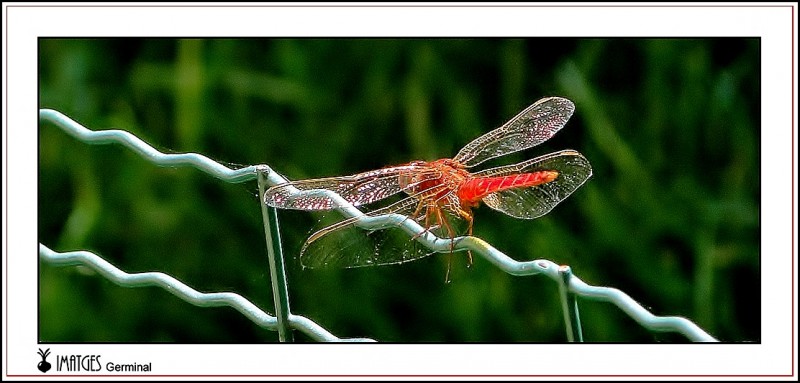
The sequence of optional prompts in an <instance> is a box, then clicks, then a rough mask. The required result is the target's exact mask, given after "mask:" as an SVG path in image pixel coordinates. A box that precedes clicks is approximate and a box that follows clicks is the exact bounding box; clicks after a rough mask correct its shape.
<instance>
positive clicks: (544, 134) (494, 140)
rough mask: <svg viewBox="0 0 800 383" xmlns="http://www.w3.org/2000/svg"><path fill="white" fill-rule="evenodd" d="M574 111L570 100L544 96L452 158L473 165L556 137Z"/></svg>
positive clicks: (465, 164)
mask: <svg viewBox="0 0 800 383" xmlns="http://www.w3.org/2000/svg"><path fill="white" fill-rule="evenodd" d="M573 111H575V105H574V104H573V103H572V101H570V100H567V99H565V98H560V97H549V98H543V99H541V100H539V101H536V102H535V103H534V104H533V105H531V106H529V107H528V108H527V109H525V110H523V111H522V112H520V113H519V114H518V115H516V116H515V117H514V118H512V119H511V120H509V121H508V122H506V123H505V124H503V126H501V127H499V128H497V129H495V130H492V131H491V132H489V133H486V134H484V135H482V136H480V137H478V138H476V139H475V140H473V141H472V142H470V143H469V144H467V146H465V147H464V148H463V149H461V151H459V152H458V154H456V156H455V157H454V158H453V159H454V160H456V161H458V162H460V163H462V164H464V166H466V167H471V166H475V165H478V164H480V163H481V162H484V161H486V160H488V159H491V158H495V157H498V156H502V155H505V154H509V153H513V152H516V151H520V150H524V149H528V148H531V147H534V146H536V145H539V144H541V143H542V142H545V141H547V140H549V139H550V137H553V135H554V134H556V132H558V131H559V129H561V128H562V127H563V126H564V124H566V123H567V120H569V118H570V117H571V116H572V112H573Z"/></svg>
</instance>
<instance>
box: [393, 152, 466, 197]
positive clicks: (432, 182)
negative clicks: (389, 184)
mask: <svg viewBox="0 0 800 383" xmlns="http://www.w3.org/2000/svg"><path fill="white" fill-rule="evenodd" d="M410 165H413V166H415V167H418V170H415V171H409V172H408V173H404V174H401V175H400V177H399V179H398V181H399V183H400V186H401V187H402V188H403V191H405V192H406V193H407V194H409V195H414V196H416V197H417V198H419V199H434V200H439V199H441V198H442V197H444V196H446V195H447V194H449V193H452V192H453V191H455V190H458V188H459V187H460V186H461V185H462V184H464V182H466V181H467V179H468V178H469V172H467V171H466V170H464V166H463V165H461V164H460V163H459V162H457V161H455V160H453V159H450V158H444V159H440V160H436V161H431V162H426V161H414V162H411V163H410Z"/></svg>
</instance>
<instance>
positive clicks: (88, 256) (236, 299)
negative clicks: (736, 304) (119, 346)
mask: <svg viewBox="0 0 800 383" xmlns="http://www.w3.org/2000/svg"><path fill="white" fill-rule="evenodd" d="M39 119H40V121H49V122H51V123H53V124H55V125H56V126H57V127H59V128H61V129H62V130H63V131H65V132H66V133H68V134H69V135H71V136H73V137H75V138H76V139H78V140H80V141H82V142H85V143H89V144H121V145H123V146H125V147H127V148H129V149H131V150H132V151H134V152H136V153H138V154H139V155H141V156H142V157H144V158H145V159H147V160H149V161H150V162H152V163H154V164H156V165H158V166H173V167H174V166H188V167H194V168H197V169H199V170H201V171H204V172H206V173H208V174H210V175H212V176H214V177H216V178H218V179H220V180H222V181H225V182H230V183H242V182H249V181H257V182H258V185H259V192H260V193H259V194H260V198H259V200H260V201H262V203H261V209H262V213H263V217H264V229H265V236H266V240H267V245H268V246H267V248H268V253H269V254H268V255H269V262H270V274H271V280H272V291H273V298H274V300H275V308H276V315H275V316H271V315H269V314H267V313H266V312H264V311H263V310H261V309H259V308H258V307H256V306H255V305H254V304H253V303H252V302H250V301H248V300H247V299H245V298H243V297H242V296H240V295H238V294H235V293H228V292H223V293H202V292H199V291H197V290H195V289H192V288H191V287H189V286H187V285H185V284H184V283H182V282H180V281H178V280H177V279H175V278H173V277H171V276H169V275H167V274H164V273H158V272H150V273H137V274H129V273H126V272H124V271H122V270H120V269H119V268H117V267H115V266H114V265H112V264H111V263H109V262H107V261H105V260H104V259H102V258H101V257H100V256H99V255H97V254H93V253H91V252H88V251H70V252H57V251H53V250H51V249H49V248H48V247H47V246H45V245H44V244H39V257H40V258H41V259H42V260H44V261H46V262H49V263H51V264H53V265H59V266H69V265H85V266H87V267H90V268H92V269H94V270H95V271H97V272H98V273H99V274H101V275H102V276H104V277H106V278H107V279H109V280H111V281H112V282H114V283H116V284H118V285H120V286H125V287H144V286H159V287H162V288H164V289H165V290H167V291H169V292H170V293H172V294H174V295H176V296H178V297H180V298H181V299H183V300H185V301H186V302H189V303H191V304H193V305H196V306H200V307H218V306H230V307H232V308H234V309H236V310H238V311H239V312H241V313H242V314H243V315H245V316H246V317H247V318H249V319H250V320H252V321H253V322H254V323H256V324H258V325H259V326H261V327H263V328H266V329H268V330H273V331H278V334H279V340H280V341H285V342H288V341H291V340H292V335H291V330H298V331H301V332H303V333H305V334H306V335H308V336H309V337H310V338H312V339H314V340H318V341H373V340H372V339H368V338H339V337H337V336H335V335H333V334H331V333H330V332H329V331H327V330H326V329H324V328H323V327H321V326H320V325H318V324H317V323H315V322H314V321H313V320H311V319H308V318H305V317H303V316H299V315H294V314H292V313H291V310H290V306H289V296H288V284H287V281H286V278H285V270H284V268H283V255H282V252H281V243H280V230H279V227H278V221H277V214H276V212H275V210H274V209H273V208H270V207H268V206H266V204H264V203H263V194H264V191H265V190H266V189H267V188H268V187H269V186H274V185H277V184H281V183H284V182H287V180H286V178H284V177H283V176H281V175H280V174H278V173H276V172H274V171H273V170H272V169H271V168H270V167H269V166H267V165H253V166H248V167H245V168H242V169H236V170H233V169H230V168H227V167H225V166H223V165H221V164H219V163H218V162H215V161H213V160H211V159H209V158H207V157H205V156H203V155H200V154H196V153H183V154H165V153H161V152H159V151H158V150H156V149H154V148H153V147H152V146H150V145H148V144H147V143H146V142H144V141H142V140H141V139H139V138H138V137H136V136H134V135H133V134H131V133H129V132H127V131H123V130H101V131H92V130H89V129H87V128H86V127H84V126H82V125H80V124H78V123H77V122H75V121H73V120H72V119H70V118H69V117H67V116H65V115H63V114H62V113H60V112H57V111H55V110H51V109H41V110H40V111H39ZM296 192H297V193H309V194H315V195H318V193H324V194H326V195H327V196H328V197H329V198H331V199H334V200H336V201H337V202H338V203H339V204H340V205H341V206H346V207H345V208H341V209H339V211H340V212H341V213H342V214H343V215H345V216H346V217H356V219H357V221H356V225H357V226H358V227H361V228H363V229H365V230H377V229H381V228H386V227H389V226H397V225H399V226H400V227H402V229H403V230H404V231H406V232H407V233H408V234H409V238H412V237H413V238H416V240H417V241H418V242H420V243H421V244H423V245H424V246H427V247H428V248H430V249H431V250H434V251H437V252H450V251H458V250H470V251H472V253H473V254H480V255H481V256H483V257H484V258H486V259H487V260H488V261H490V262H491V263H492V264H494V265H495V266H497V267H498V268H500V269H501V270H503V271H505V272H506V273H508V274H511V275H515V276H529V275H539V274H541V275H544V276H546V277H549V278H550V279H552V280H553V281H554V282H555V283H556V284H558V286H559V289H560V299H561V302H562V309H563V313H564V321H565V328H566V332H567V339H568V340H569V341H577V342H580V341H582V340H583V334H582V331H581V321H580V316H579V311H578V299H577V298H578V297H580V298H583V299H588V300H594V301H602V302H608V303H611V304H614V305H615V306H617V307H618V308H619V309H621V310H622V311H623V312H625V313H626V314H627V315H629V316H630V317H631V318H633V319H634V320H635V321H636V322H638V323H639V324H640V325H641V326H643V327H644V328H646V329H648V330H650V331H658V332H677V333H680V334H682V335H684V336H685V337H686V338H688V339H689V340H692V341H696V342H716V341H717V340H716V339H715V338H714V337H712V336H711V335H709V334H708V333H706V332H705V331H704V330H703V329H701V328H700V327H698V326H697V325H696V324H694V323H693V322H691V321H690V320H688V319H686V318H682V317H675V316H656V315H653V314H652V313H650V312H649V311H647V310H646V309H645V308H644V307H642V306H641V305H640V304H638V303H637V302H636V301H635V300H633V299H632V298H631V297H630V296H628V295H627V294H625V293H624V292H622V291H620V290H618V289H615V288H610V287H600V286H591V285H588V284H586V283H585V282H583V281H582V280H580V278H578V277H576V276H574V275H573V274H572V271H571V269H570V267H569V266H560V265H557V264H556V263H554V262H552V261H549V260H546V259H538V260H533V261H526V262H518V261H515V260H513V259H512V258H510V257H509V256H507V255H506V254H504V253H502V252H500V251H499V250H497V249H496V248H494V247H493V246H491V245H490V244H489V243H487V242H485V241H483V240H481V239H480V238H477V237H463V238H458V239H456V242H455V246H454V247H453V245H452V243H451V240H450V239H443V238H438V237H436V236H435V235H433V234H432V233H431V232H430V231H427V230H425V228H423V227H422V226H420V225H419V224H418V223H417V222H415V221H414V220H409V219H406V218H407V217H405V216H402V215H398V214H388V215H381V216H375V217H369V216H366V215H364V213H362V212H361V211H360V210H358V209H357V208H355V207H353V206H352V205H350V204H348V203H347V202H346V201H344V199H342V198H341V197H340V196H338V195H336V194H335V193H333V192H329V191H319V190H314V191H305V192H300V191H296Z"/></svg>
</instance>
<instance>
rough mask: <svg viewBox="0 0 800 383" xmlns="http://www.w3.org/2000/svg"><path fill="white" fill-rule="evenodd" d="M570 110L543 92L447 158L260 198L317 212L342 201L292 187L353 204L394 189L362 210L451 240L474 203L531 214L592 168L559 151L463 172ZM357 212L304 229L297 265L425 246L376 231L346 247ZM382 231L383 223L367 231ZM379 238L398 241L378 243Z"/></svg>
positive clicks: (293, 186)
mask: <svg viewBox="0 0 800 383" xmlns="http://www.w3.org/2000/svg"><path fill="white" fill-rule="evenodd" d="M574 110H575V105H574V104H573V103H572V102H571V101H569V100H567V99H564V98H560V97H550V98H544V99H541V100H539V101H537V102H536V103H534V104H533V105H531V106H529V107H528V108H526V109H525V110H523V111H522V112H520V113H519V114H518V115H517V116H515V117H514V118H512V119H511V120H510V121H508V122H506V123H505V124H503V126H501V127H499V128H497V129H495V130H492V131H491V132H488V133H486V134H484V135H482V136H480V137H478V138H477V139H475V140H474V141H472V142H470V143H469V144H467V146H465V147H464V148H463V149H461V151H459V152H458V154H456V156H455V157H453V158H445V159H439V160H436V161H431V162H426V161H413V162H411V163H408V164H404V165H398V166H392V167H387V168H383V169H378V170H373V171H368V172H364V173H359V174H355V175H350V176H343V177H330V178H319V179H312V180H301V181H295V182H289V183H285V184H280V185H276V186H273V187H272V188H270V189H269V190H267V192H266V193H265V194H264V203H266V204H267V205H269V206H273V207H277V208H284V209H297V210H309V211H324V210H333V209H337V208H341V207H345V205H342V204H341V203H340V202H337V201H336V200H334V199H332V198H331V197H330V196H327V195H325V194H322V193H298V191H300V192H302V191H310V190H328V191H332V192H335V193H337V194H338V195H340V196H341V197H342V198H343V199H344V201H346V202H347V203H349V204H352V205H353V206H362V205H367V204H372V203H375V202H378V201H382V200H385V199H387V198H388V197H391V196H394V195H397V194H400V195H401V196H404V197H403V198H401V199H400V200H399V201H397V202H393V203H390V204H388V206H385V207H382V208H377V209H371V210H368V211H367V212H366V213H365V214H366V215H367V216H370V217H375V216H379V215H383V214H392V213H397V214H401V215H404V216H406V217H408V218H407V219H412V220H415V221H416V222H418V223H419V224H420V225H421V226H422V227H424V228H425V231H424V232H422V233H420V234H417V235H416V236H414V237H413V238H411V239H414V238H416V237H418V236H420V235H422V234H424V233H425V232H431V233H433V234H435V235H437V236H439V237H440V238H448V239H451V241H454V239H455V238H456V237H457V236H458V235H460V234H464V233H466V234H467V235H471V234H472V223H473V215H472V208H474V207H477V206H478V205H479V204H480V202H483V203H485V204H486V205H488V206H489V207H491V208H493V209H495V210H498V211H501V212H503V213H505V214H508V215H510V216H512V217H516V218H523V219H533V218H537V217H540V216H542V215H544V214H547V213H548V212H549V211H550V210H552V209H553V207H555V206H556V205H557V204H558V203H559V202H561V201H562V200H564V199H565V198H567V196H569V195H570V194H572V192H574V191H575V190H576V189H577V188H578V187H580V186H581V185H582V184H583V183H584V182H585V181H586V180H587V179H588V178H589V177H590V176H591V175H592V168H591V165H589V161H588V160H587V159H586V158H585V157H584V156H582V155H581V154H580V153H578V152H576V151H574V150H563V151H559V152H555V153H550V154H546V155H544V156H541V157H537V158H534V159H530V160H527V161H524V162H520V163H518V164H515V165H507V166H500V167H495V168H492V169H487V170H482V171H479V172H476V173H470V172H469V171H468V170H467V169H469V168H472V167H473V166H476V165H478V164H480V163H482V162H484V161H486V160H489V159H492V158H495V157H498V156H502V155H505V154H509V153H513V152H517V151H520V150H524V149H528V148H531V147H533V146H536V145H539V144H541V143H542V142H544V141H547V140H548V139H550V137H552V136H553V135H554V134H555V133H556V132H557V131H558V130H560V129H561V128H562V127H563V126H564V124H565V123H566V122H567V120H569V118H570V117H571V116H572V113H573V111H574ZM358 219H359V218H357V217H356V218H348V219H345V220H343V221H339V222H337V223H335V224H332V225H330V226H327V227H325V228H323V229H321V230H319V231H317V232H315V233H314V234H312V235H311V236H310V237H309V238H308V240H306V242H305V244H304V245H303V248H302V250H301V252H300V254H301V261H302V263H303V265H304V266H306V267H317V266H338V267H359V266H373V265H385V264H395V263H403V262H407V261H411V260H414V259H418V258H422V257H424V256H426V255H429V254H432V253H433V251H431V250H429V249H427V248H424V247H423V246H419V245H418V244H416V241H414V240H410V239H409V236H408V235H407V234H404V235H401V236H400V237H401V238H402V239H397V238H395V239H394V240H385V238H381V239H379V240H376V241H372V242H364V244H362V245H361V246H349V245H350V244H352V242H354V241H355V242H358V241H364V240H365V236H364V235H363V234H362V235H360V236H359V235H358V234H355V233H347V231H348V230H347V229H348V228H352V227H353V226H354V224H355V223H356V221H358ZM464 224H466V230H464V227H463V226H464ZM399 225H400V224H398V226H399ZM459 225H460V226H459ZM387 231H391V229H382V230H378V231H374V232H371V233H369V234H374V233H377V232H387ZM394 231H395V232H397V230H394ZM387 243H388V244H393V245H394V246H396V247H398V248H396V249H391V250H390V249H386V244H387ZM451 246H453V242H451ZM384 249H386V250H387V251H383V250H384ZM470 259H471V256H470ZM448 270H449V268H448Z"/></svg>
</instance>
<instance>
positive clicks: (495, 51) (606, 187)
mask: <svg viewBox="0 0 800 383" xmlns="http://www.w3.org/2000/svg"><path fill="white" fill-rule="evenodd" d="M759 44H760V42H759V40H758V39H740V38H725V39H571V38H570V39H568V38H535V39H207V40H200V39H188V40H176V39H88V40H75V39H42V40H40V43H39V76H40V83H39V92H40V107H42V108H52V109H56V110H58V111H60V112H62V113H64V114H66V115H68V116H70V117H71V118H73V119H75V120H76V121H78V122H80V123H82V124H84V125H85V126H87V127H89V128H90V129H94V130H100V129H110V128H119V129H125V130H128V131H130V132H132V133H133V134H135V135H137V136H138V137H140V138H142V139H143V140H144V141H146V142H148V143H150V144H151V145H153V146H154V147H156V148H158V149H159V150H162V151H165V152H173V153H183V152H196V153H201V154H204V155H206V156H208V157H210V158H212V159H214V160H217V161H220V162H222V163H224V164H226V165H227V166H229V167H235V168H239V167H243V166H248V165H253V164H262V163H264V164H268V165H269V166H271V167H272V168H273V169H275V170H276V171H278V172H280V173H282V174H283V175H285V176H286V177H288V178H290V179H303V178H314V177H323V176H336V175H346V174H351V173H356V172H360V171H365V170H371V169H375V168H380V167H384V166H387V165H394V164H400V163H405V162H408V161H410V160H414V159H424V160H433V159H437V158H442V157H452V156H453V155H455V153H456V152H457V151H458V150H459V149H460V148H461V147H462V146H463V145H465V144H467V143H468V142H469V141H471V140H472V139H474V138H476V137H478V136H479V135H480V134H482V133H485V132H487V131H489V130H491V129H493V128H495V127H497V126H499V125H500V124H502V123H503V122H505V121H506V120H508V119H509V118H511V117H513V116H514V115H515V114H516V113H518V112H519V111H520V110H522V109H523V108H525V107H526V106H528V105H530V104H531V103H533V102H535V101H536V100H538V99H540V98H542V97H546V96H555V95H557V96H562V97H566V98H568V99H571V100H572V101H574V102H575V104H576V111H575V114H574V115H573V117H572V119H571V120H570V121H569V122H568V123H567V125H566V127H565V128H564V129H563V130H562V131H561V132H560V133H558V134H557V135H556V136H555V137H554V138H553V139H551V140H550V141H548V142H546V143H544V144H543V145H540V146H539V147H536V148H534V149H531V150H528V151H525V152H522V153H518V154H513V155H509V156H505V157H503V158H501V159H500V160H499V161H493V162H492V163H490V164H487V165H488V166H491V165H497V164H511V163H515V162H518V161H520V160H523V159H526V158H531V157H534V156H537V155H541V154H545V153H548V152H551V151H555V150H561V149H567V148H572V149H576V150H579V151H580V152H582V153H583V154H584V155H585V156H586V157H587V158H588V159H589V160H590V161H591V163H592V166H593V168H594V176H593V177H592V178H591V179H590V180H589V181H588V182H587V183H586V184H585V185H584V186H583V187H581V188H580V189H579V190H578V191H577V192H576V193H575V194H573V195H572V196H571V197H569V198H568V199H567V200H566V201H564V202H563V203H562V204H560V205H559V206H558V207H556V208H555V209H554V210H553V211H552V212H551V213H550V214H548V215H546V216H545V217H542V218H539V219H536V220H532V221H529V220H518V219H514V218H511V217H508V216H505V215H503V214H501V213H499V212H496V211H493V210H491V209H489V208H486V207H482V208H480V209H478V210H476V211H475V213H476V217H475V235H477V236H479V237H481V238H483V239H485V240H487V241H488V242H490V243H492V244H493V245H494V246H495V247H497V248H498V249H500V250H501V251H503V252H505V253H507V254H508V255H509V256H511V257H513V258H515V259H517V260H520V261H523V260H532V259H538V258H546V259H550V260H552V261H554V262H556V263H559V264H568V265H570V266H571V267H572V268H573V271H574V273H575V274H576V275H577V276H578V277H580V278H581V279H583V280H584V281H585V282H587V283H589V284H593V285H600V286H610V287H616V288H619V289H621V290H623V291H624V292H626V293H628V294H629V295H630V296H631V297H633V298H634V299H636V300H637V301H639V302H640V303H641V304H642V305H643V306H644V307H645V308H647V309H648V310H650V311H651V312H652V313H654V314H656V315H679V316H684V317H687V318H689V319H690V320H692V321H694V322H695V323H697V324H698V325H700V326H701V327H702V328H703V329H705V330H707V331H708V332H709V333H711V334H712V335H714V336H716V337H717V338H719V339H720V340H722V341H729V342H742V341H745V342H759V341H760V337H761V332H760V326H761V320H760V309H761V290H760V284H761V278H760V265H759V256H760V254H759V202H760V190H759V184H760V182H759V140H760V138H759V135H760V126H759V120H760V109H759V104H760V102H761V95H760V83H759V76H760V64H759V60H760V57H759V49H760V47H759ZM39 139H40V143H39V189H38V190H39V196H38V198H39V199H38V201H39V213H38V219H39V240H40V242H41V243H43V244H45V245H46V246H48V247H50V248H52V249H53V250H56V251H70V250H90V251H93V252H95V253H97V254H99V255H101V256H102V257H103V258H105V259H106V260H108V261H110V262H111V263H112V264H114V265H116V266H118V267H119V268H121V269H122V270H125V271H127V272H145V271H161V272H164V273H167V274H169V275H172V276H174V277H176V278H178V279H179V280H181V281H183V282H184V283H186V284H188V285H189V286H192V287H194V288H196V289H198V290H200V291H204V292H218V291H230V292H236V293H238V294H241V295H242V296H244V297H245V298H247V299H249V300H251V301H253V302H254V303H255V304H256V305H258V306H259V307H261V308H262V309H264V310H266V311H268V312H270V313H274V307H273V303H272V298H271V296H272V295H271V291H270V283H269V274H268V272H267V269H268V266H267V258H266V245H265V240H264V229H263V226H262V219H261V211H260V208H259V204H258V200H257V186H256V183H255V182H249V183H245V184H236V185H234V184H227V183H223V182H220V181H218V180H216V179H215V178H213V177H211V176H208V175H206V174H204V173H202V172H199V171H197V170H195V169H191V168H161V167H157V166H155V165H153V164H152V163H150V162H148V161H146V160H144V159H143V158H141V157H139V156H137V155H135V154H133V153H132V152H131V151H130V150H128V149H125V148H123V147H121V146H118V145H98V146H92V145H87V144H84V143H80V142H78V141H76V140H75V139H73V138H71V137H69V136H67V135H66V134H65V133H64V132H62V131H61V130H59V129H58V128H56V127H55V126H53V125H52V124H49V123H42V124H41V125H40V128H39ZM481 168H485V167H484V166H482V167H481ZM279 214H280V218H281V229H282V235H283V245H284V250H285V252H286V253H287V258H288V259H287V268H288V269H287V273H288V280H289V288H290V290H289V292H290V295H291V306H292V311H293V312H294V313H296V314H299V315H304V316H306V317H308V318H310V319H312V320H314V321H316V322H317V323H319V324H320V325H322V326H323V327H325V328H326V329H328V330H329V331H331V332H333V333H334V334H335V335H337V336H342V337H371V338H374V339H377V340H380V341H389V342H410V343H413V342H563V341H565V340H566V336H565V332H564V323H563V316H562V312H561V308H560V301H559V299H558V289H557V286H556V285H555V283H554V282H553V281H551V280H549V279H547V278H546V277H543V276H533V277H514V276H510V275H508V274H506V273H504V272H502V271H500V270H498V269H497V268H496V267H494V266H492V265H491V264H490V263H488V262H487V261H485V260H484V259H482V258H480V257H475V260H474V264H473V266H472V267H470V268H467V267H466V260H465V257H464V256H463V255H459V256H457V257H455V258H454V261H453V265H452V272H451V278H452V282H451V283H445V280H444V279H445V272H446V270H447V257H446V256H441V255H439V256H431V257H427V258H424V259H421V260H418V261H415V262H411V263H408V264H404V265H399V266H383V267H375V268H359V269H347V270H336V269H334V270H316V269H315V270H303V269H301V267H300V263H299V260H298V259H297V258H296V254H297V253H298V252H299V249H300V246H301V245H302V243H303V241H304V240H305V238H306V237H307V236H308V234H309V232H310V230H311V229H312V228H313V227H314V225H315V217H314V216H313V215H312V214H309V213H305V212H295V211H281V212H280V213H279ZM39 270H40V274H39V288H40V290H39V297H40V298H39V339H40V341H45V342H86V341H88V342H187V343H262V342H274V341H277V334H276V333H275V332H272V331H268V330H265V329H262V328H260V327H258V326H257V325H255V324H254V323H252V322H250V321H249V320H247V319H246V318H245V317H244V316H242V315H241V314H239V313H238V312H237V311H235V310H234V309H231V308H198V307H195V306H192V305H191V304H189V303H186V302H184V301H182V300H180V299H178V298H176V297H174V296H172V295H171V294H169V293H168V292H166V291H164V290H162V289H160V288H156V287H147V288H135V289H130V288H122V287H119V286H116V285H114V284H113V283H111V282H109V281H107V280H106V279H104V278H102V277H100V276H98V275H96V274H94V273H93V272H91V271H89V270H87V269H84V268H81V267H54V266H51V265H49V264H47V263H44V262H40V268H39ZM579 304H580V310H581V311H580V315H581V319H582V324H583V329H584V337H585V340H587V341H590V342H642V343H650V342H683V341H685V338H683V337H682V336H680V335H676V334H669V333H653V332H650V331H647V330H645V329H644V328H642V327H640V326H639V325H638V324H637V323H636V322H635V321H634V320H633V319H631V318H630V317H628V316H627V315H625V314H624V313H623V312H621V311H620V310H619V309H618V308H616V307H615V306H613V305H611V304H607V303H599V302H592V301H587V300H580V301H579ZM296 338H297V340H298V341H308V338H307V337H306V336H305V335H302V334H300V333H298V334H297V335H296Z"/></svg>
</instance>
